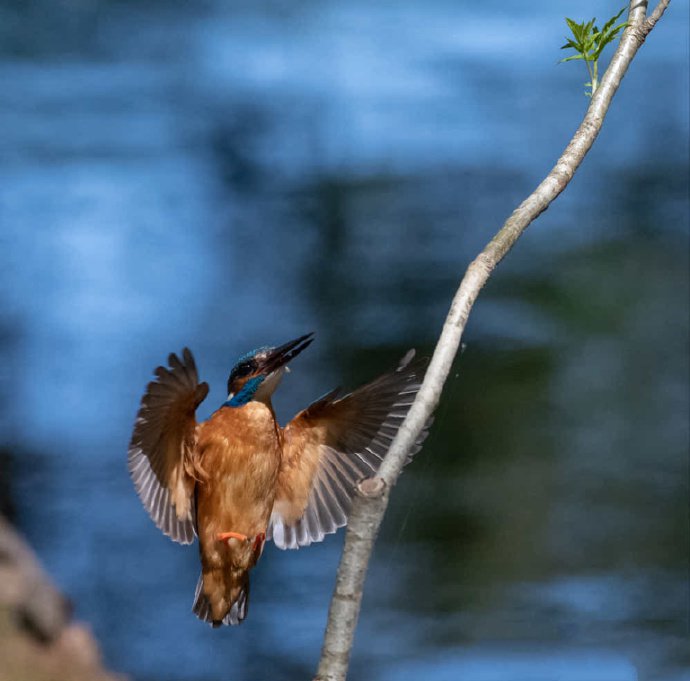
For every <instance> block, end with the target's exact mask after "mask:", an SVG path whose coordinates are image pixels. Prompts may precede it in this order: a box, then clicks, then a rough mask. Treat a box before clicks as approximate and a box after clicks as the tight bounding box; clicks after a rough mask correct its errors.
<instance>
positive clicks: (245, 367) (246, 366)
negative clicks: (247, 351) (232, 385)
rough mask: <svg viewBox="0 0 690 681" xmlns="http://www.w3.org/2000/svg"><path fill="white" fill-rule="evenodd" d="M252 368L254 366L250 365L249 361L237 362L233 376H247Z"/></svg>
mask: <svg viewBox="0 0 690 681" xmlns="http://www.w3.org/2000/svg"><path fill="white" fill-rule="evenodd" d="M253 370H254V367H253V366H252V363H251V362H242V364H238V365H237V366H236V367H235V369H234V371H233V372H232V373H233V377H234V378H243V377H244V376H247V375H249V374H251V373H252V371H253Z"/></svg>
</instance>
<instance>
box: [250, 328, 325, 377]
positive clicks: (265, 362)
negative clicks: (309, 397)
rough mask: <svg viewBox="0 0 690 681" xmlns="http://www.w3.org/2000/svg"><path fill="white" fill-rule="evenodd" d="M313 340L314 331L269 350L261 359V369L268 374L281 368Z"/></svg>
mask: <svg viewBox="0 0 690 681" xmlns="http://www.w3.org/2000/svg"><path fill="white" fill-rule="evenodd" d="M313 340H314V333H313V332H312V333H308V334H306V335H304V336H300V337H299V338H295V340H291V341H289V342H288V343H284V344H283V345H280V346H279V347H277V348H273V349H272V350H269V351H268V352H267V353H266V356H265V357H264V358H263V359H262V360H261V365H260V366H259V367H258V369H259V371H261V372H262V373H267V374H268V373H272V372H274V371H276V370H277V369H280V367H282V366H285V365H286V364H287V363H288V362H290V361H291V360H293V359H294V358H295V357H297V355H299V353H300V352H302V350H304V349H305V348H307V347H308V346H309V345H310V343H311V342H312V341H313Z"/></svg>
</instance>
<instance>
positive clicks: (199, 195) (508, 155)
mask: <svg viewBox="0 0 690 681" xmlns="http://www.w3.org/2000/svg"><path fill="white" fill-rule="evenodd" d="M56 7H57V6H56ZM32 8H33V9H32ZM617 9H618V6H617V5H611V3H603V4H602V3H600V2H597V3H595V2H589V1H588V2H579V3H577V5H576V6H574V5H565V4H560V3H548V2H545V1H540V2H536V3H532V4H531V5H530V7H529V8H527V7H525V6H522V5H518V4H513V3H505V2H498V1H493V2H487V3H483V4H481V5H477V4H476V3H467V2H460V3H449V2H441V1H438V2H431V3H424V4H421V3H412V2H400V3H387V2H374V3H359V2H354V3H348V4H343V3H324V4H319V5H313V4H312V3H292V4H283V3H266V4H263V3H259V4H256V5H253V4H243V3H222V2H216V3H213V2H211V3H206V4H204V5H203V6H199V7H195V8H191V7H189V6H185V5H183V4H177V3H172V4H170V5H166V4H163V3H160V4H158V3H152V4H150V5H135V4H130V3H108V2H102V3H99V2H96V3H91V4H88V3H86V4H84V5H81V6H79V7H76V6H75V7H72V8H70V9H69V10H66V9H63V10H62V13H61V10H60V9H59V7H58V8H57V9H52V10H50V11H48V12H46V13H45V14H44V13H42V12H41V11H40V10H38V9H36V6H35V5H32V4H31V3H29V4H22V3H11V2H10V3H7V4H6V6H5V7H4V8H3V12H4V13H5V16H6V17H9V18H10V19H11V21H8V22H7V23H6V26H10V27H11V28H10V29H7V28H5V29H3V31H5V33H4V34H3V35H4V38H5V40H4V41H3V44H4V46H5V51H4V52H3V57H2V61H0V82H2V84H3V86H2V87H3V104H2V106H0V129H1V130H3V131H4V133H3V134H2V136H0V154H1V158H2V163H1V165H0V220H1V221H2V234H3V245H4V246H5V248H3V251H4V255H5V259H4V273H3V280H4V281H3V283H4V284H5V286H4V287H3V288H4V292H3V294H2V302H3V306H4V309H5V311H6V314H5V320H4V321H3V326H2V330H3V331H4V333H3V334H2V339H3V341H4V345H5V351H6V356H7V357H8V358H9V361H8V362H7V363H6V366H5V368H4V378H6V379H7V380H6V381H5V385H7V386H8V388H7V389H6V394H5V395H3V397H4V405H5V409H4V417H3V420H2V427H3V435H4V438H3V440H4V442H5V443H6V446H7V448H8V449H9V450H10V452H11V454H12V459H11V462H12V469H11V473H12V491H13V498H12V501H13V504H14V506H15V508H16V517H17V521H18V523H19V524H20V526H21V528H22V529H23V530H24V531H25V532H26V533H27V535H28V536H29V538H30V540H31V541H32V543H33V544H34V546H35V547H36V548H37V550H38V552H39V554H40V556H41V558H42V559H43V560H44V562H45V563H46V565H47V567H48V569H49V570H50V571H51V573H52V574H53V575H54V576H55V577H56V579H57V580H58V582H59V583H60V584H61V586H62V587H63V588H64V589H65V590H66V591H67V593H68V594H69V595H70V596H71V597H72V598H73V600H74V602H75V605H76V611H77V615H78V616H79V617H81V618H83V619H86V620H87V621H89V622H90V623H91V624H92V626H93V627H94V629H95V631H96V634H97V635H98V636H99V638H100V639H101V641H102V642H103V646H104V651H105V655H106V660H107V662H108V664H110V665H111V666H112V667H114V668H116V669H118V670H122V671H125V672H128V673H130V674H132V675H133V676H134V677H135V678H137V679H151V680H154V679H155V680H158V679H220V678H228V676H229V675H230V678H233V679H255V678H271V679H296V678H309V676H308V675H309V674H310V673H311V671H312V670H313V668H314V665H315V663H316V660H317V658H318V653H319V648H320V641H321V636H322V629H323V624H324V622H325V617H326V610H327V605H328V598H329V596H330V592H331V589H332V585H333V579H334V574H335V568H336V565H337V560H338V555H339V551H340V547H341V541H342V537H341V536H338V537H331V538H329V539H328V540H326V541H325V542H324V543H323V545H320V546H316V547H313V548H310V549H309V550H308V551H299V552H295V553H291V554H284V553H281V552H279V551H277V550H275V549H274V548H273V547H269V548H268V550H267V551H266V554H265V558H264V560H263V561H262V564H261V565H260V566H259V567H258V569H257V570H256V572H255V577H254V582H253V592H252V609H251V615H250V618H249V619H248V621H247V623H246V624H245V625H243V626H242V627H241V628H239V629H238V630H233V631H223V632H211V631H210V630H208V629H207V628H206V627H204V626H201V625H200V624H199V623H198V622H197V621H196V620H195V619H194V618H193V616H192V615H191V614H190V613H189V607H190V604H191V603H190V602H191V597H192V592H193V587H194V584H195V581H196V572H197V570H198V564H197V560H196V555H195V550H194V549H191V550H186V551H185V550H183V549H181V548H180V547H178V546H175V545H172V544H171V543H170V542H168V541H167V540H166V539H165V538H164V537H162V536H160V535H159V533H158V532H157V531H156V530H155V528H154V527H153V525H152V524H151V523H150V522H149V520H148V519H147V518H146V516H145V514H144V513H143V511H142V510H141V509H140V507H139V505H138V501H137V499H136V497H135V495H134V493H133V491H132V489H131V485H130V483H129V480H128V478H127V475H126V471H125V466H124V457H125V454H124V453H125V450H126V444H127V440H128V438H129V432H130V428H131V423H132V420H133V416H134V413H135V412H136V407H137V402H138V399H139V397H140V394H141V391H142V389H143V387H144V385H145V383H146V381H147V380H148V377H149V375H150V373H151V371H152V369H153V368H154V367H155V366H156V365H157V364H159V363H161V362H162V361H163V360H164V358H165V357H166V355H167V353H168V352H170V351H173V350H178V349H180V348H181V347H182V346H183V345H189V346H190V347H191V348H192V349H193V350H194V352H195V354H196V356H197V360H198V363H199V365H200V367H201V371H202V375H203V377H204V378H205V380H208V381H209V382H210V383H211V386H212V393H211V397H210V398H209V401H208V402H209V403H208V404H204V405H202V407H201V412H202V416H206V415H207V414H208V413H210V411H211V410H212V409H213V408H214V407H215V405H217V404H218V403H219V402H220V401H221V399H222V396H223V385H224V381H225V378H226V375H227V371H228V369H229V368H230V366H231V364H232V362H233V361H234V359H235V357H236V356H237V355H238V354H239V353H241V352H243V351H245V350H247V349H248V348H251V347H255V346H256V345H259V344H265V343H277V342H281V341H283V340H285V339H287V338H290V337H293V336H294V335H296V334H299V333H302V332H305V331H308V330H311V329H314V330H316V331H317V336H318V343H317V344H315V345H314V346H313V348H311V349H310V352H309V353H307V354H306V355H305V356H304V357H302V358H300V360H299V365H298V366H296V367H295V369H296V371H295V372H294V373H293V374H292V375H291V376H290V380H289V381H286V382H285V385H284V387H283V388H281V392H280V394H279V395H278V397H277V405H276V406H277V411H278V414H279V416H280V417H281V419H282V420H283V421H285V420H286V419H287V418H289V417H290V416H291V414H292V413H294V411H296V410H297V409H299V408H301V407H302V406H304V405H305V404H307V403H308V402H309V400H310V399H313V398H314V397H316V396H317V395H319V394H321V393H322V392H323V391H324V390H326V389H328V388H330V387H333V386H334V385H337V384H339V383H344V384H345V385H347V386H352V385H353V384H355V383H357V382H360V381H363V380H365V379H366V378H368V377H371V376H372V375H374V374H375V373H376V372H377V371H381V370H383V369H384V368H387V366H389V365H391V364H393V363H394V362H395V360H396V359H397V357H398V356H399V355H400V354H401V353H402V352H404V350H405V349H406V348H407V347H409V346H410V345H417V346H421V347H425V348H427V349H428V348H430V347H431V344H432V343H433V340H434V338H435V336H436V334H437V333H438V330H439V328H440V325H441V323H442V319H443V315H444V313H445V310H446V307H447V304H448V301H449V299H450V296H451V295H452V292H453V290H454V286H455V285H456V283H457V281H458V280H459V277H460V275H461V272H462V269H463V268H464V266H465V265H466V263H467V262H468V261H469V259H470V258H471V257H472V256H473V255H474V254H475V253H476V251H477V250H478V249H479V248H480V247H481V245H482V244H483V243H484V242H485V241H486V240H487V238H488V237H489V236H490V234H491V233H492V232H493V231H494V230H495V229H496V228H497V227H498V226H499V225H500V224H501V222H502V220H503V219H504V218H505V217H506V215H507V214H508V213H509V212H510V211H511V210H512V209H513V207H514V206H515V205H516V203H517V202H518V201H519V200H520V199H521V198H523V197H524V195H526V193H528V192H529V191H530V190H531V189H532V188H533V187H534V186H535V185H536V183H537V182H538V181H539V180H540V179H541V177H542V175H543V174H544V172H545V171H547V170H548V168H549V167H550V165H551V164H552V163H553V161H554V160H555V158H556V157H557V155H558V153H560V151H561V149H562V147H563V145H564V143H565V142H566V141H567V139H568V138H569V136H570V135H571V134H572V131H573V129H574V127H575V125H577V123H578V122H579V119H580V117H581V115H582V112H583V110H584V107H585V106H586V100H585V98H584V97H583V96H582V89H583V87H582V83H583V82H584V80H585V77H584V75H583V71H584V69H580V68H579V66H580V65H574V64H565V65H560V66H557V65H556V63H555V62H556V60H557V59H558V58H560V57H561V56H562V55H561V53H559V51H558V47H559V46H560V44H561V43H562V40H561V36H562V35H563V33H564V24H563V15H564V14H568V15H575V16H578V17H581V18H586V17H589V16H590V15H595V14H596V15H600V16H603V15H604V14H606V13H607V12H608V13H609V14H610V13H613V12H614V11H616V10H617ZM687 26H688V7H687V5H685V4H682V3H674V4H673V6H672V8H671V9H670V10H669V12H668V15H667V16H666V17H664V20H663V21H662V22H661V23H660V24H659V27H658V28H657V29H656V30H655V31H654V33H653V34H652V35H651V36H650V38H649V40H648V41H647V44H645V46H644V47H643V49H642V50H641V52H640V54H639V57H638V58H637V60H636V61H635V63H634V64H633V66H632V69H631V71H630V73H629V75H628V76H627V77H626V79H625V81H624V83H623V87H622V88H621V91H620V93H619V95H618V96H617V98H616V101H615V104H614V107H613V109H612V110H611V112H610V114H609V117H608V119H607V123H606V126H605V127H604V130H603V132H602V134H601V136H600V138H599V140H598V142H597V144H596V146H595V148H594V151H593V152H592V155H591V157H590V158H589V159H588V160H587V161H586V162H585V164H584V166H583V168H582V171H581V172H580V174H579V175H578V177H577V178H576V179H575V180H574V182H573V183H572V185H571V186H570V187H569V188H568V191H567V192H566V193H565V194H564V196H563V197H561V198H560V199H559V201H558V204H557V205H555V206H554V207H553V208H552V209H551V210H550V211H549V212H548V213H547V214H545V215H544V216H543V217H542V218H540V220H539V221H538V222H537V223H536V224H535V225H534V226H533V227H531V228H530V234H528V235H527V236H526V237H525V239H524V240H523V242H522V243H521V244H520V245H519V246H518V248H517V249H516V251H515V252H514V254H511V257H510V258H509V259H508V261H507V262H506V263H505V265H503V266H502V268H501V269H500V270H499V272H498V273H497V276H496V280H495V281H496V283H495V284H493V285H492V286H490V287H489V288H488V289H487V291H486V293H485V294H483V295H484V298H483V299H482V300H480V304H479V305H478V306H477V309H476V311H475V313H473V320H472V324H471V326H470V329H469V333H468V340H469V341H470V349H469V350H468V352H467V353H466V355H465V357H464V359H463V360H462V363H461V364H460V365H459V367H460V368H461V374H460V378H459V379H458V381H457V382H456V383H455V384H453V385H452V386H451V387H450V388H449V390H448V391H447V398H446V399H447V402H446V404H445V407H443V406H442V409H441V411H440V413H439V418H438V420H437V425H436V432H435V433H434V434H433V435H432V438H431V439H430V441H429V445H428V447H427V448H426V449H425V457H426V458H425V459H424V461H419V462H417V463H415V465H414V466H413V467H412V468H411V469H410V470H409V471H408V473H406V476H405V478H406V479H405V480H404V481H403V482H402V483H401V485H400V489H399V492H398V495H399V496H398V497H397V498H396V500H395V503H394V505H393V508H392V510H391V514H392V518H390V519H389V524H388V528H389V535H384V537H383V540H382V542H381V545H380V547H379V549H378V552H377V558H376V562H375V565H374V567H373V571H372V576H371V579H370V581H369V584H368V593H367V600H366V602H365V607H364V611H363V620H362V624H361V627H360V630H359V634H358V640H357V646H356V650H355V657H354V660H353V678H361V679H374V678H376V679H393V678H396V679H404V678H417V677H418V676H419V675H420V674H421V673H423V674H425V675H426V676H427V677H428V678H429V679H430V681H436V680H438V681H440V680H442V679H450V678H468V679H472V681H479V680H481V679H487V680H488V679H490V680H491V681H499V680H500V681H503V680H504V679H511V680H513V681H518V680H520V681H521V680H522V679H527V678H529V679H542V678H544V679H546V678H549V679H554V678H558V679H562V680H566V679H571V678H572V679H579V680H581V681H584V680H585V679H595V678H596V679H597V681H598V680H599V679H605V680H606V681H614V680H616V679H626V680H627V679H633V678H640V679H657V678H667V679H674V681H675V679H680V678H681V677H682V675H683V673H684V670H685V669H687V665H688V664H690V659H689V658H688V655H687V650H686V649H685V644H686V640H685V637H686V635H687V612H686V611H687V608H686V606H687V603H688V600H687V595H688V594H687V583H686V577H687V571H686V568H685V562H684V560H685V557H684V549H685V556H686V555H687V523H685V522H684V519H685V518H686V512H685V505H684V501H685V500H686V498H687V459H686V454H687V443H688V425H687V407H688V399H687V375H688V374H687V317H688V314H687V313H688V307H687V305H688V282H687V255H686V249H687V236H686V227H687V215H688V197H687V186H686V181H687V160H688V146H687V133H688V96H687V94H688V92H687V83H688V65H687V54H688V30H687ZM525 353H527V354H525ZM529 353H533V355H530V354H529ZM480 369H481V370H480ZM499 376H500V378H499ZM491 385H495V386H496V387H495V388H494V389H493V390H492V389H491V388H490V386H491ZM525 386H527V387H525ZM478 389H479V390H480V392H482V393H486V398H485V399H486V404H484V402H482V401H481V399H480V400H477V398H476V394H477V390H478ZM463 391H464V392H463ZM475 402H478V405H477V404H475ZM506 410H507V411H508V412H510V413H515V414H516V418H515V423H512V422H511V423H512V426H511V423H505V424H502V425H501V427H500V428H499V427H498V426H496V425H494V424H495V422H496V414H498V413H504V412H505V411H506ZM518 416H521V418H520V419H518V418H517V417H518ZM518 421H519V422H518ZM486 422H489V423H488V425H487V423H486ZM511 428H513V429H511ZM498 431H501V432H500V433H499V432H498ZM430 528H433V529H430ZM683 604H684V605H683ZM597 674H599V676H597Z"/></svg>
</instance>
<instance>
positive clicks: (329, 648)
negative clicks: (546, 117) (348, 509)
mask: <svg viewBox="0 0 690 681" xmlns="http://www.w3.org/2000/svg"><path fill="white" fill-rule="evenodd" d="M669 1H670V0H660V2H659V4H658V6H657V7H656V9H655V10H654V13H653V15H652V16H651V17H650V19H649V20H647V19H646V13H647V0H632V1H631V2H630V6H629V10H628V26H627V28H626V29H625V31H624V33H623V35H622V37H621V41H620V43H619V45H618V48H617V49H616V51H615V53H614V55H613V58H612V59H611V63H610V64H609V67H608V69H607V70H606V73H605V74H604V76H603V78H602V79H601V84H600V85H599V87H598V88H597V90H596V92H595V93H594V95H593V96H592V99H591V102H590V105H589V108H588V110H587V113H586V115H585V117H584V119H583V121H582V123H581V124H580V126H579V128H578V129H577V131H576V132H575V134H574V136H573V138H572V140H571V141H570V143H569V144H568V146H567V147H566V149H565V151H564V152H563V155H562V156H561V157H560V158H559V159H558V162H557V163H556V165H555V166H554V167H553V169H552V170H551V172H550V173H549V174H548V175H547V176H546V178H545V179H544V180H543V182H542V183H541V184H540V185H539V186H538V187H537V188H536V189H535V190H534V192H532V194H530V195H529V196H528V197H527V198H526V199H525V200H524V201H523V202H522V203H521V204H520V206H518V208H516V209H515V211H514V212H513V214H512V215H511V216H510V217H509V218H508V220H507V221H506V222H505V224H504V225H503V227H502V228H501V230H500V231H499V232H498V233H497V234H496V235H495V236H494V238H493V239H492V240H491V241H490V242H489V244H488V245H487V246H486V247H485V248H484V250H483V251H482V252H481V253H480V254H479V255H478V256H477V258H476V259H475V260H474V261H473V262H472V263H471V264H470V266H469V267H468V268H467V272H466V273H465V276H464V277H463V279H462V282H461V283H460V288H459V289H458V291H457V293H456V294H455V297H454V298H453V302H452V303H451V306H450V310H449V312H448V316H447V317H446V321H445V323H444V326H443V330H442V332H441V335H440V337H439V340H438V343H437V345H436V349H435V350H434V354H433V357H432V359H431V363H430V364H429V368H428V371H427V373H426V376H425V378H424V382H423V384H422V387H421V389H420V391H419V393H418V395H417V399H416V400H415V402H414V404H413V405H412V408H411V409H410V411H409V413H408V415H407V418H406V419H405V421H404V423H403V424H402V426H401V428H400V430H399V431H398V434H397V436H396V437H395V439H394V441H393V443H392V444H391V447H390V449H389V451H388V453H387V454H386V457H385V458H384V460H383V462H382V463H381V467H380V469H379V471H378V474H377V477H375V478H372V479H369V480H365V481H363V482H361V483H360V484H359V486H358V492H359V494H358V495H357V497H356V498H355V502H354V505H353V509H352V513H351V515H350V519H349V522H348V528H347V534H346V536H345V546H344V549H343V555H342V557H341V560H340V565H339V567H338V574H337V578H336V586H335V591H334V593H333V598H332V600H331V606H330V610H329V613H328V624H327V627H326V633H325V636H324V643H323V649H322V651H321V660H320V662H319V668H318V672H317V674H316V677H315V681H344V679H345V677H346V675H347V669H348V665H349V659H350V650H351V648H352V642H353V640H354V632H355V628H356V626H357V619H358V616H359V609H360V604H361V599H362V589H363V586H364V579H365V576H366V571H367V567H368V564H369V559H370V557H371V551H372V549H373V546H374V542H375V540H376V536H377V533H378V529H379V527H380V525H381V521H382V520H383V516H384V513H385V511H386V507H387V506H388V499H389V493H390V489H391V487H392V486H393V485H394V484H395V482H396V480H397V479H398V476H399V475H400V472H401V470H402V468H403V465H404V463H405V460H406V458H407V455H408V453H409V452H410V451H411V449H412V447H413V445H414V443H415V441H416V439H417V437H418V436H419V434H420V433H421V431H422V429H423V428H424V425H425V424H426V422H427V420H428V419H429V417H430V415H431V414H432V413H433V411H434V409H435V408H436V405H437V404H438V402H439V399H440V396H441V391H442V390H443V385H444V383H445V381H446V379H447V377H448V374H449V373H450V369H451V365H452V363H453V360H454V358H455V355H456V353H457V351H458V347H459V345H460V339H461V338H462V333H463V331H464V329H465V325H466V323H467V319H468V317H469V314H470V311H471V309H472V306H473V305H474V302H475V300H476V298H477V296H478V295H479V292H480V291H481V289H482V287H483V286H484V284H485V283H486V281H487V280H488V278H489V276H490V275H491V273H492V271H493V270H494V268H495V267H496V265H497V264H498V263H499V262H500V261H501V260H502V259H503V257H504V256H505V255H506V253H508V251H509V250H510V249H511V248H512V247H513V245H514V244H515V242H516V241H517V240H518V238H519V237H520V235H521V234H522V233H523V232H524V231H525V229H527V227H528V226H529V225H530V224H531V223H532V222H533V221H534V220H535V219H536V218H537V217H538V216H539V215H541V213H543V212H544V211H545V210H546V209H547V208H548V207H549V205H550V204H551V202H552V201H553V200H554V199H555V198H556V197H557V196H558V195H559V194H560V193H561V192H562V191H563V190H564V189H565V188H566V186H567V185H568V183H569V182H570V180H571V179H572V177H573V175H574V174H575V171H576V170H577V169H578V167H579V166H580V164H581V163H582V160H583V159H584V157H585V155H586V154H587V152H588V151H589V150H590V148H591V147H592V144H594V140H595V139H596V137H597V135H598V134H599V131H600V130H601V127H602V125H603V123H604V117H605V115H606V112H607V111H608V108H609V106H610V104H611V100H612V99H613V96H614V95H615V94H616V91H617V90H618V87H619V85H620V83H621V80H622V79H623V76H624V75H625V73H626V71H627V69H628V66H629V65H630V63H631V61H632V59H633V57H634V56H635V54H636V53H637V50H638V49H639V48H640V46H641V45H642V43H643V42H644V40H645V38H646V36H647V34H648V33H649V32H650V31H651V30H652V28H653V27H654V24H655V23H656V21H657V20H658V19H659V17H661V15H662V14H663V12H664V10H665V9H666V7H667V6H668V4H669Z"/></svg>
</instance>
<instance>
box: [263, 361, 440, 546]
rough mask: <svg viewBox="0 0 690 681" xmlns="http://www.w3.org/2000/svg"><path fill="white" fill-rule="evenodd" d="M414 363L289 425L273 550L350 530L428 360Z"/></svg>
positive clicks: (328, 399) (331, 396)
mask: <svg viewBox="0 0 690 681" xmlns="http://www.w3.org/2000/svg"><path fill="white" fill-rule="evenodd" d="M413 357H414V351H412V350H411V351H410V352H408V353H407V355H406V356H405V358H404V359H403V360H402V362H401V363H400V366H399V367H398V368H397V369H396V370H395V371H392V372H390V373H388V374H384V375H383V376H380V377H379V378H377V379H376V380H374V381H372V382H371V383H368V384H367V385H365V386H362V387H361V388H359V389H357V390H355V391H354V392H352V393H350V394H349V395H345V396H344V397H341V398H338V392H339V391H338V390H334V391H333V392H331V393H328V394H327V395H325V396H324V397H322V398H321V399H319V400H317V401H316V402H314V403H313V404H311V405H310V406H309V407H308V408H307V409H305V410H304V411H301V412H300V413H299V414H297V416H295V418H294V419H293V420H292V421H290V423H288V425H287V426H286V427H285V429H284V431H283V434H284V448H283V464H282V467H281V471H280V474H279V476H278V485H277V494H276V500H275V503H274V505H273V513H272V515H271V521H270V523H269V527H268V532H267V538H270V539H273V541H274V542H275V544H276V546H278V547H279V548H281V549H296V548H299V547H300V546H307V545H309V544H311V543H312V542H317V541H321V540H322V539H323V538H324V536H325V535H327V534H331V533H332V532H335V531H336V530H337V529H338V528H339V527H342V526H343V525H346V524H347V518H348V516H349V514H350V507H351V505H352V498H353V496H354V494H355V486H356V484H357V483H358V482H359V481H360V480H361V479H363V478H366V477H370V476H371V475H373V474H374V473H375V472H376V471H377V470H378V467H379V464H380V462H381V459H382V458H383V457H384V455H385V454H386V452H387V451H388V448H389V446H390V444H391V442H392V441H393V437H394V436H395V434H396V432H397V430H398V428H399V427H400V424H401V423H402V421H403V419H404V418H405V415H406V414H407V412H408V411H409V409H410V406H411V405H412V403H413V402H414V398H415V395H416V394H417V392H418V391H419V387H420V385H421V382H422V377H423V375H424V369H425V367H426V362H425V361H417V362H412V359H413ZM428 425H429V424H427V428H428ZM426 434H427V429H426V428H425V429H424V431H423V432H422V434H421V435H420V436H419V440H418V441H417V443H416V446H415V448H414V450H413V452H412V454H414V453H416V452H417V451H418V450H419V449H420V447H421V445H422V442H423V441H424V438H425V437H426Z"/></svg>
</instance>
